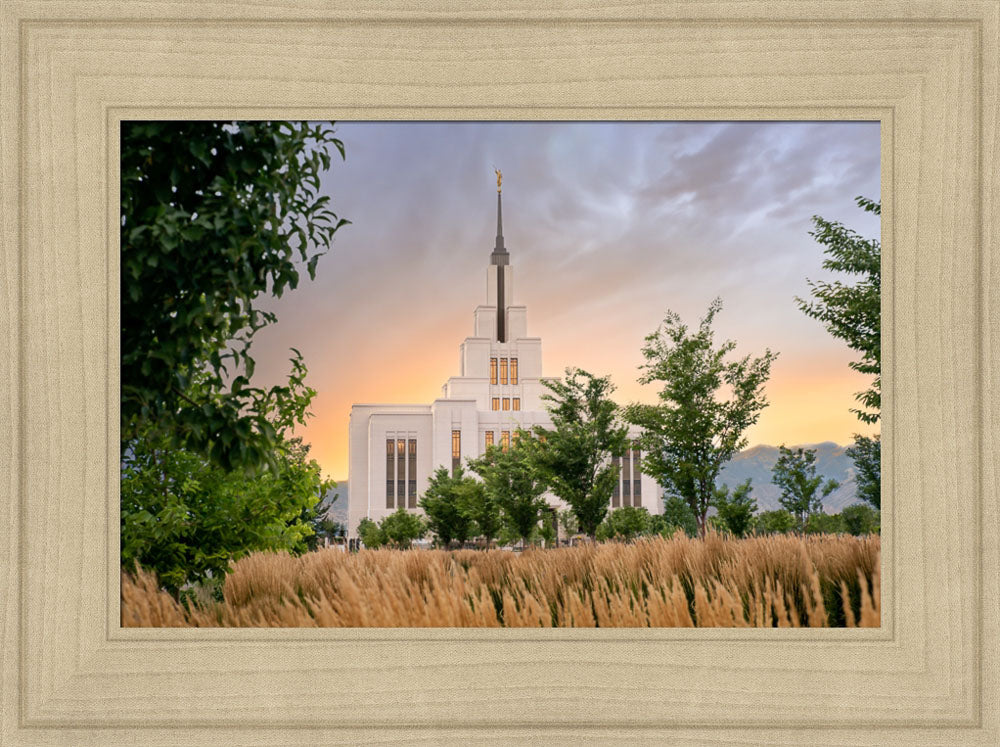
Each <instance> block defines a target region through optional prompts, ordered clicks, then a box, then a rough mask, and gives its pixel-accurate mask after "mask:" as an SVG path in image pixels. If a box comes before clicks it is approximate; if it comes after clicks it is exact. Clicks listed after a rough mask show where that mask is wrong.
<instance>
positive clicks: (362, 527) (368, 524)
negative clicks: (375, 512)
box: [358, 516, 386, 550]
mask: <svg viewBox="0 0 1000 747" xmlns="http://www.w3.org/2000/svg"><path fill="white" fill-rule="evenodd" d="M358 536H359V537H360V538H361V541H362V542H364V543H365V547H368V548H371V549H372V550H375V549H377V548H379V547H382V546H383V545H384V544H385V543H386V539H385V534H384V533H383V532H382V529H381V528H380V527H379V525H378V524H376V523H375V522H374V521H372V520H371V519H369V518H368V517H367V516H366V517H365V518H364V519H362V520H361V522H360V523H359V524H358Z"/></svg>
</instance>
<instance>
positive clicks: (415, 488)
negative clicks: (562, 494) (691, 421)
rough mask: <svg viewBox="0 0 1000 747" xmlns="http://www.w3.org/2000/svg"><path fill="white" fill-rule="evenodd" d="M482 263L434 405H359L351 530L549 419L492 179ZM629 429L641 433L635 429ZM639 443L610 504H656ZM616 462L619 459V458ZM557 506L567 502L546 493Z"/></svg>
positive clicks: (352, 434) (351, 452)
mask: <svg viewBox="0 0 1000 747" xmlns="http://www.w3.org/2000/svg"><path fill="white" fill-rule="evenodd" d="M489 260H490V261H489V265H488V266H487V268H486V303H485V304H483V305H481V306H477V307H476V309H475V312H474V313H473V319H474V323H473V334H472V336H470V337H466V338H465V341H464V342H463V343H462V344H461V345H460V348H459V349H460V353H459V360H460V368H459V371H458V375H457V376H452V377H451V378H449V379H448V381H447V382H446V383H445V384H444V386H443V387H442V388H441V396H440V397H439V398H438V399H435V400H434V401H433V402H431V403H430V404H426V405H420V404H355V405H353V406H352V407H351V418H350V426H349V436H348V439H349V440H348V461H349V472H348V495H349V496H350V497H349V511H348V517H349V518H348V536H349V537H352V538H353V537H356V536H357V528H358V523H359V522H360V521H361V520H362V519H363V518H365V517H368V518H370V519H372V520H374V521H376V522H377V521H379V520H380V519H382V518H383V517H385V516H387V515H389V514H391V513H392V512H393V511H395V510H396V509H397V508H399V507H400V506H402V507H405V508H407V509H408V510H412V511H415V512H420V509H419V508H418V506H417V501H418V499H419V497H420V496H422V495H423V493H424V491H425V490H426V489H427V484H428V481H429V480H430V477H431V475H432V474H433V473H434V471H435V470H436V469H437V468H438V467H442V466H444V467H448V468H449V469H454V468H455V467H457V466H458V465H459V464H462V466H463V467H464V466H465V460H466V459H468V458H473V457H477V456H480V455H481V454H483V453H484V452H485V450H486V447H487V446H488V445H490V444H496V445H500V446H506V445H507V444H508V443H509V442H510V439H511V438H512V436H513V435H514V434H515V433H516V431H517V429H518V427H521V428H524V429H526V430H530V429H531V427H532V426H534V425H544V426H546V427H549V428H551V427H552V421H551V420H550V418H549V416H548V413H547V412H546V411H545V408H544V407H543V402H542V399H541V397H542V394H543V393H545V392H546V391H548V390H547V389H546V387H545V386H544V385H543V384H542V381H543V376H542V341H541V339H540V338H538V337H529V336H528V327H527V310H526V308H525V307H524V306H519V305H516V304H515V303H514V273H513V268H512V267H511V264H510V254H509V253H508V252H507V249H506V247H505V246H504V238H503V221H502V205H501V195H500V189H499V179H498V187H497V236H496V244H495V246H494V247H493V252H492V254H490V256H489ZM631 435H632V436H633V437H634V436H637V435H638V431H637V430H634V429H633V431H632V432H631ZM639 456H640V454H639V451H638V450H637V449H632V450H630V451H629V452H628V453H627V454H626V455H625V456H624V457H623V458H622V459H621V460H620V462H621V467H622V469H621V474H620V475H619V480H618V487H617V488H616V490H615V492H614V495H613V496H612V498H611V507H612V508H614V507H617V506H619V505H622V506H644V507H645V508H647V509H648V510H649V511H650V512H651V513H660V512H661V511H662V508H661V501H660V500H659V490H658V488H657V485H656V481H655V480H654V479H653V478H651V477H649V476H648V475H643V474H640V473H639V469H638V464H639ZM615 461H616V463H617V462H618V461H619V460H617V459H616V460H615ZM545 497H546V500H547V501H548V503H549V504H550V505H551V506H552V507H553V508H559V509H562V508H565V507H566V506H565V504H563V502H562V501H560V500H559V499H558V498H556V497H555V496H553V495H548V494H547V495H546V496H545Z"/></svg>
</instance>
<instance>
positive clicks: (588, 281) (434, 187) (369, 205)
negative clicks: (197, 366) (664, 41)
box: [252, 122, 880, 480]
mask: <svg viewBox="0 0 1000 747" xmlns="http://www.w3.org/2000/svg"><path fill="white" fill-rule="evenodd" d="M337 129H338V136H339V137H340V138H341V139H342V140H343V142H344V146H345V149H346V153H347V158H346V161H345V162H343V163H340V162H339V161H337V162H335V163H334V165H333V168H332V169H331V171H330V172H329V174H328V175H327V179H326V180H325V181H324V184H323V189H324V191H325V192H327V193H328V194H330V196H331V200H332V204H333V207H334V209H335V210H336V211H337V213H338V214H339V215H340V216H342V217H344V218H347V219H349V220H351V221H352V224H351V225H349V226H346V227H344V228H342V229H341V230H340V231H339V232H338V234H337V237H336V239H335V241H334V244H333V246H332V247H331V250H330V252H329V253H328V254H327V255H326V256H324V257H323V258H322V259H321V260H320V262H319V266H318V270H317V278H316V280H315V281H312V282H310V281H309V280H308V279H307V278H306V277H303V282H302V283H301V284H300V287H299V288H298V289H297V290H295V291H292V292H291V293H288V294H286V295H285V296H284V297H283V298H281V299H278V300H275V301H273V302H271V303H270V304H269V305H268V308H270V309H272V310H274V311H275V312H276V313H277V316H278V320H279V321H278V323H277V324H275V325H273V326H271V327H269V328H266V329H265V330H263V331H261V332H260V333H258V335H257V338H256V340H255V342H254V346H253V349H252V350H253V353H254V355H255V358H256V359H257V375H256V376H255V383H260V384H263V385H267V384H271V383H277V382H279V381H282V380H283V377H284V376H286V375H287V371H288V362H287V359H288V348H289V347H296V348H298V349H299V350H301V351H302V353H303V355H304V358H305V361H306V364H307V366H308V368H309V376H308V378H307V381H308V383H309V384H310V385H311V386H312V387H313V388H315V389H316V390H317V396H316V399H315V400H314V404H313V408H312V411H313V414H314V417H313V418H312V420H311V421H310V422H309V425H308V426H306V427H305V428H303V429H301V430H300V435H302V436H303V437H304V438H305V440H306V441H307V442H308V443H310V444H311V445H312V451H311V455H312V456H313V457H314V458H316V459H317V460H318V461H319V463H320V464H321V465H322V467H323V470H324V472H325V473H326V474H327V475H328V476H330V477H333V478H335V479H337V480H344V479H346V478H347V465H348V460H347V426H348V417H349V414H350V409H351V405H352V404H354V403H363V402H369V403H421V404H427V403H430V402H431V401H432V400H433V399H435V398H436V397H439V396H441V387H442V385H443V384H444V383H445V381H446V380H447V378H448V377H449V376H454V375H457V374H458V373H459V371H458V365H459V352H458V350H459V345H460V343H461V342H462V341H463V340H464V339H465V337H467V336H469V335H471V334H472V328H473V316H472V314H473V309H474V308H475V307H476V305H478V304H482V303H485V302H486V267H487V264H488V261H489V253H490V251H491V250H492V247H493V237H494V234H495V227H496V212H495V211H496V180H495V175H494V173H493V169H492V165H493V164H496V165H497V166H499V167H500V168H502V170H503V199H504V235H505V239H506V244H507V248H508V250H509V251H510V258H511V264H512V267H513V272H514V303H516V304H523V305H525V306H526V307H527V316H528V319H527V321H528V334H529V335H531V336H537V337H540V338H541V339H542V361H543V370H544V373H545V375H547V376H558V375H560V374H562V372H563V370H564V369H565V367H567V366H578V367H580V368H583V369H586V370H588V371H590V372H591V373H594V374H599V375H610V376H611V377H612V381H613V382H614V383H615V385H616V386H617V391H616V393H615V398H616V400H617V401H618V402H619V403H620V404H626V403H628V402H631V401H645V402H652V401H654V400H655V390H654V388H653V387H651V386H648V387H643V386H640V385H639V384H638V383H637V382H636V377H637V375H638V366H639V365H640V364H641V363H642V357H641V354H640V348H641V346H642V342H643V338H644V337H645V336H646V335H647V334H649V333H650V332H652V331H653V330H654V329H656V327H657V326H658V324H659V323H660V321H661V320H662V318H663V315H664V314H665V312H666V311H667V309H672V310H674V311H676V312H678V313H679V314H680V315H681V317H682V318H683V320H684V321H685V322H686V323H687V324H688V325H690V326H695V325H697V323H698V320H699V319H700V317H701V316H702V315H704V313H705V310H706V309H707V308H708V305H709V303H710V302H711V300H712V299H713V298H714V297H716V296H718V297H721V298H722V299H723V309H722V311H721V312H720V314H719V315H718V316H717V317H716V323H715V325H714V328H715V331H716V341H717V342H721V341H722V340H724V339H733V340H735V341H736V342H737V349H736V354H737V355H740V356H742V355H746V354H752V355H759V354H761V353H762V352H763V350H764V349H765V348H770V349H771V350H773V351H777V352H778V353H779V358H778V360H777V361H776V362H775V364H774V366H773V367H772V375H771V379H770V381H769V382H768V384H767V386H766V392H767V397H768V400H769V402H770V406H769V407H768V408H766V409H765V410H764V411H763V413H762V415H761V417H760V421H759V422H758V424H757V425H755V426H754V427H752V428H751V429H750V430H749V431H748V433H747V436H748V438H749V441H750V444H751V445H754V444H760V443H766V444H772V445H777V444H781V443H785V444H803V443H817V442H820V441H835V442H837V443H839V444H846V443H849V442H850V441H852V440H853V435H854V434H855V433H865V434H870V433H873V432H875V431H874V430H873V429H872V428H871V427H869V426H865V425H864V424H862V423H861V422H860V421H859V420H858V419H857V417H856V416H855V415H854V414H852V413H851V412H850V409H851V408H853V407H856V406H857V402H856V401H855V396H854V395H855V393H856V392H858V391H861V390H863V389H865V388H867V386H868V385H869V380H868V377H865V376H861V375H859V374H857V373H855V372H853V371H852V370H851V369H849V368H848V363H849V362H850V361H852V360H855V359H856V358H857V355H856V354H855V353H854V352H853V351H851V350H850V349H848V348H847V346H846V344H845V343H844V342H842V341H840V340H836V339H834V338H833V337H831V336H830V335H829V334H828V333H827V332H826V331H825V330H824V329H823V327H822V325H821V324H820V323H819V322H817V321H815V320H812V319H809V318H808V317H806V316H805V315H804V314H803V313H802V312H801V311H800V310H799V309H798V307H797V305H796V303H795V298H796V297H797V296H798V297H807V296H808V294H809V288H808V286H807V284H806V278H811V279H813V280H820V279H824V280H829V279H834V278H833V276H832V275H831V274H830V273H827V272H825V271H824V270H823V269H822V268H821V262H822V259H823V257H822V251H821V248H820V247H819V246H818V245H817V244H816V243H815V242H814V241H813V240H812V238H811V237H810V236H809V235H808V231H809V230H810V228H811V217H812V216H813V215H822V216H823V217H825V218H828V219H833V220H840V221H841V222H843V223H844V224H845V225H847V226H849V227H851V228H854V229H855V230H857V231H858V232H859V233H861V234H862V235H865V236H874V237H877V236H878V233H879V225H878V223H877V221H875V220H873V219H872V217H871V216H870V215H868V214H865V213H863V212H862V211H861V210H860V209H859V208H857V207H856V206H855V205H854V198H855V197H856V196H859V195H864V196H868V197H874V198H877V197H878V195H879V180H880V169H879V151H880V140H879V125H878V123H869V122H844V123H838V122H824V123H767V122H759V123H752V122H747V123H711V122H708V123H699V122H691V123H660V122H645V123H558V122H554V123H459V122H442V123H405V122H403V123H362V122H348V123H339V124H338V125H337ZM841 279H844V280H847V281H849V280H850V279H849V278H841Z"/></svg>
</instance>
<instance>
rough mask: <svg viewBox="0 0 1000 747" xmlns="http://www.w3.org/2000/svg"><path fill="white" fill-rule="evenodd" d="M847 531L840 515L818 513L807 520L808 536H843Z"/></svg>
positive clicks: (806, 529) (806, 530)
mask: <svg viewBox="0 0 1000 747" xmlns="http://www.w3.org/2000/svg"><path fill="white" fill-rule="evenodd" d="M846 531H847V529H846V528H845V527H844V519H843V517H842V516H841V515H840V514H826V513H822V512H817V513H814V514H810V515H809V517H808V518H807V519H806V526H805V532H806V534H843V533H845V532H846Z"/></svg>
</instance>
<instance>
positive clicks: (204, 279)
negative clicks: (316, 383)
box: [120, 121, 346, 469]
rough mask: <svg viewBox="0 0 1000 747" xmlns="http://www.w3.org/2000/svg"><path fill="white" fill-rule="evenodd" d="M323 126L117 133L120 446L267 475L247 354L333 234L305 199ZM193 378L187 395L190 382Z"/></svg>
mask: <svg viewBox="0 0 1000 747" xmlns="http://www.w3.org/2000/svg"><path fill="white" fill-rule="evenodd" d="M331 149H336V150H337V151H339V152H340V155H341V156H343V153H344V151H343V144H342V143H341V142H340V141H339V140H338V139H336V138H335V137H334V136H333V130H332V128H331V127H330V126H329V125H326V124H312V123H307V122H234V123H222V122H197V121H176V122H151V121H134V122H123V123H122V126H121V159H120V163H121V214H122V221H121V290H122V302H121V351H122V357H121V439H122V454H123V455H127V454H128V453H129V451H130V450H133V449H144V448H146V447H143V446H141V445H137V443H136V442H137V439H139V438H140V437H141V438H149V439H153V440H154V441H155V442H156V443H158V444H159V443H164V442H169V443H170V444H171V446H172V447H173V448H183V449H185V450H187V451H188V452H191V453H195V454H201V455H203V456H206V457H207V458H209V460H210V461H211V462H212V463H213V464H216V465H218V466H221V467H223V468H225V469H231V468H235V467H241V468H247V469H257V468H259V467H261V466H263V465H268V466H270V467H271V468H272V469H274V468H276V467H277V466H278V465H277V464H276V456H277V455H278V453H279V449H277V447H278V445H279V444H280V441H281V438H280V437H279V436H278V434H276V433H275V431H274V428H273V427H272V423H271V422H270V420H269V418H268V412H269V410H270V408H269V404H268V399H269V398H270V397H272V396H274V390H265V389H261V388H257V387H252V386H250V380H251V378H252V376H253V370H254V360H253V358H252V357H251V355H250V344H251V341H252V338H253V336H254V334H255V333H256V332H257V330H259V329H261V328H262V327H264V326H266V325H268V324H270V323H272V322H274V321H275V316H274V314H273V313H272V312H269V311H265V310H263V309H261V308H260V306H259V303H258V302H259V299H260V297H261V296H266V297H280V296H281V295H282V294H283V293H284V292H285V291H286V290H290V289H294V288H295V287H296V286H297V284H298V282H299V276H300V269H299V264H298V263H299V262H301V263H302V265H303V266H304V268H305V270H306V272H308V274H309V277H310V278H311V277H313V276H314V274H315V270H316V262H317V260H318V259H319V257H320V255H321V254H323V253H324V252H325V250H326V249H327V248H328V247H329V245H330V242H331V241H332V239H333V236H334V233H335V232H336V231H337V230H338V229H339V228H340V227H341V226H342V225H344V224H345V223H346V221H344V220H340V219H338V218H337V216H336V215H335V214H334V213H333V212H332V210H331V209H330V205H329V198H328V197H327V196H325V195H321V194H320V193H319V187H320V175H321V174H322V173H323V172H325V171H326V170H328V169H329V167H330V160H331V159H330V156H331ZM196 379H197V382H196V385H192V383H193V382H194V381H195V380H196Z"/></svg>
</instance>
